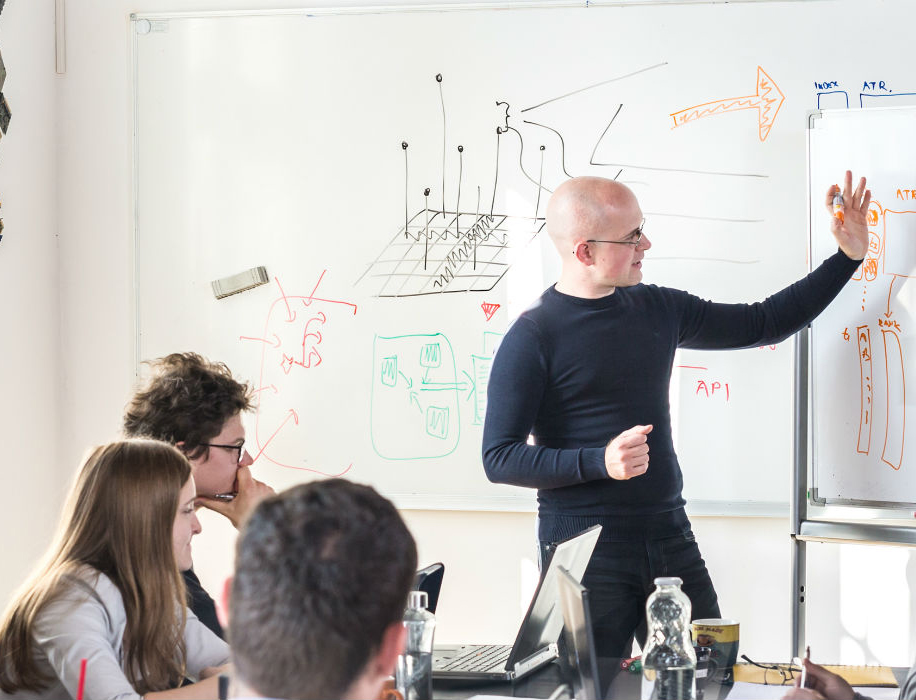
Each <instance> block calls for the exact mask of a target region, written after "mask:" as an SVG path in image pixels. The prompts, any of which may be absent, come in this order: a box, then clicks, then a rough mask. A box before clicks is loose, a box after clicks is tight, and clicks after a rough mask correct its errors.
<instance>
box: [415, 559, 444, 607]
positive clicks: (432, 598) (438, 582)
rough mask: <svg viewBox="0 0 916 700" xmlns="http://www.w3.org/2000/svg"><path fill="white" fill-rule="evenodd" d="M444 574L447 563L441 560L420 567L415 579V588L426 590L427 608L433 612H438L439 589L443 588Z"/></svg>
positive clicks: (416, 589)
mask: <svg viewBox="0 0 916 700" xmlns="http://www.w3.org/2000/svg"><path fill="white" fill-rule="evenodd" d="M444 576H445V565H444V564H443V563H442V562H441V561H440V562H436V563H435V564H430V565H429V566H426V567H423V568H422V569H420V570H419V571H418V572H417V576H416V578H415V579H414V582H413V589H414V590H415V591H426V609H427V610H429V611H430V612H431V613H434V612H436V606H437V605H438V604H439V591H440V590H441V589H442V579H443V577H444Z"/></svg>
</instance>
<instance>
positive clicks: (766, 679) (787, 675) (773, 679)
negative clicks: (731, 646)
mask: <svg viewBox="0 0 916 700" xmlns="http://www.w3.org/2000/svg"><path fill="white" fill-rule="evenodd" d="M741 658H742V659H744V660H745V661H747V662H748V663H749V664H750V665H751V666H756V667H757V668H762V669H763V684H764V685H789V683H792V682H793V681H794V680H795V674H796V673H801V669H800V668H798V666H792V665H790V664H758V663H757V662H756V661H751V659H749V658H748V657H747V655H746V654H742V655H741Z"/></svg>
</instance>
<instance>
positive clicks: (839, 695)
mask: <svg viewBox="0 0 916 700" xmlns="http://www.w3.org/2000/svg"><path fill="white" fill-rule="evenodd" d="M810 656H811V648H810V647H808V649H807V650H806V654H805V658H804V659H795V663H797V664H799V665H800V666H801V667H802V672H801V673H800V674H799V675H797V676H796V677H795V687H794V688H792V689H791V690H790V691H789V692H788V693H786V694H785V695H783V698H790V699H792V700H824V698H830V700H854V698H855V696H856V691H854V690H853V689H852V686H851V685H849V683H847V682H846V681H844V680H843V679H842V678H841V677H840V676H838V675H837V674H835V673H831V672H830V671H828V670H827V669H826V668H824V667H823V666H818V665H817V664H816V663H812V661H811V658H810Z"/></svg>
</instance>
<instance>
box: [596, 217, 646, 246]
mask: <svg viewBox="0 0 916 700" xmlns="http://www.w3.org/2000/svg"><path fill="white" fill-rule="evenodd" d="M645 225H646V220H645V219H643V220H642V222H641V223H640V224H639V228H638V229H636V230H635V231H633V233H631V234H630V238H628V239H627V240H625V241H606V240H601V239H599V238H589V239H588V240H587V241H585V242H586V243H616V244H617V245H631V246H638V245H639V242H640V241H641V240H642V229H643V226H645Z"/></svg>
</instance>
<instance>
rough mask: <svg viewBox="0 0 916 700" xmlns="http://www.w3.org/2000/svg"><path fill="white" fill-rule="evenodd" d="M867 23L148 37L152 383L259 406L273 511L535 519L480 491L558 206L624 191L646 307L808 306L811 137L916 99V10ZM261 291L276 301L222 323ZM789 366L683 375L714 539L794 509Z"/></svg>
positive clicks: (598, 20) (678, 14) (634, 9)
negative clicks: (514, 514) (326, 490)
mask: <svg viewBox="0 0 916 700" xmlns="http://www.w3.org/2000/svg"><path fill="white" fill-rule="evenodd" d="M860 8H861V3H858V2H851V1H846V0H842V1H838V2H810V3H808V2H783V3H766V2H755V3H744V4H742V3H729V4H706V5H704V4H688V5H681V4H669V3H663V4H660V5H638V6H637V5H632V4H631V5H630V6H626V7H596V6H591V7H587V8H586V7H577V8H562V9H558V8H547V7H544V8H530V7H529V8H525V9H516V10H511V11H509V10H505V9H489V8H480V7H477V8H474V9H464V10H454V9H453V11H402V12H388V11H385V12H381V11H379V12H372V11H366V12H348V13H346V14H334V13H329V12H308V11H301V12H285V13H274V14H228V15H197V16H194V15H173V16H164V15H153V14H139V15H137V16H135V17H134V18H133V20H134V21H132V23H131V31H132V40H133V42H134V59H135V66H134V69H135V78H134V81H135V98H136V109H135V125H134V128H135V135H136V151H135V156H136V163H135V166H136V173H137V180H136V183H135V185H136V231H135V235H136V250H135V253H136V288H137V330H138V356H139V359H147V358H152V357H157V356H160V355H163V354H166V353H168V352H173V351H177V350H185V349H193V350H196V351H198V352H201V353H204V354H206V355H208V356H210V357H213V358H218V359H222V360H224V361H226V362H227V363H228V364H230V365H231V366H232V368H233V369H234V371H235V372H236V373H238V374H240V375H241V376H243V377H246V378H248V379H250V380H251V381H252V382H253V383H254V384H255V386H256V387H257V389H258V392H259V393H258V395H259V397H260V405H259V409H258V411H257V414H256V417H255V418H254V419H253V420H252V421H251V424H250V425H249V428H250V430H249V432H250V438H249V439H250V441H251V442H253V443H254V444H255V446H256V452H257V453H259V458H258V461H257V463H256V466H255V472H256V473H257V474H259V475H260V476H262V477H263V478H265V479H267V480H268V481H270V482H271V483H273V484H275V485H278V486H284V485H287V484H291V483H295V482H296V481H299V480H302V479H306V478H312V477H314V476H316V475H322V474H338V473H346V474H347V476H349V477H352V478H355V479H360V480H365V481H370V482H372V483H374V484H376V485H377V486H378V487H379V488H380V489H381V490H382V491H383V492H385V493H387V494H388V495H390V496H392V497H395V498H397V499H398V500H399V502H400V503H401V504H404V505H417V506H429V507H458V508H502V507H507V508H509V507H523V508H524V507H531V504H532V503H533V494H531V493H530V492H527V491H523V490H520V489H512V488H508V487H500V486H494V485H492V484H490V483H489V482H487V481H486V479H485V477H484V474H483V470H482V467H481V465H480V436H481V419H482V416H483V412H484V410H485V387H486V376H487V370H488V366H489V361H490V358H491V357H492V353H493V351H494V349H495V347H496V346H497V345H498V342H499V338H500V337H501V334H502V333H503V332H504V331H505V328H506V326H507V324H508V322H509V321H510V319H511V318H514V316H515V315H517V313H519V312H520V311H521V310H522V309H523V308H524V307H525V306H527V305H528V303H530V302H531V301H532V300H533V299H535V298H536V296H537V295H538V294H539V293H540V292H541V291H542V290H543V289H544V288H545V287H546V286H547V285H548V284H550V283H552V282H553V281H554V280H555V275H556V270H557V262H556V253H555V251H554V250H553V249H552V247H551V246H550V244H549V242H547V241H546V236H544V235H543V234H541V233H540V230H541V226H542V224H543V220H542V217H543V214H544V206H545V203H546V200H547V198H548V196H549V191H550V190H552V189H553V188H554V187H555V186H556V185H557V184H558V183H559V182H561V181H562V180H563V179H564V178H566V177H567V176H569V175H579V174H587V173H591V174H601V175H605V176H608V177H617V178H618V179H620V180H622V181H624V182H627V183H628V184H629V185H630V186H631V187H632V188H633V189H634V191H635V192H636V194H637V196H638V197H639V198H640V201H641V204H642V206H643V209H644V211H645V212H646V217H647V224H646V231H647V234H648V235H649V237H650V238H651V240H652V242H653V244H654V247H653V248H652V250H650V251H649V254H648V256H647V259H646V262H645V264H644V273H645V278H646V281H647V282H652V283H659V284H667V285H671V286H677V287H681V288H684V289H687V290H689V291H692V292H694V293H697V294H699V295H701V296H706V297H710V298H715V299H717V300H722V301H756V300H758V299H761V298H763V297H764V296H766V295H767V294H769V293H771V292H773V291H776V290H777V289H779V288H780V287H782V286H784V285H785V284H788V283H790V282H791V281H793V280H794V279H796V278H797V277H800V276H801V275H802V274H804V272H805V270H806V269H807V255H806V245H805V240H806V239H805V221H806V201H805V199H806V198H805V192H806V188H805V181H806V165H805V114H806V112H807V111H808V110H810V109H814V108H817V107H824V106H829V105H828V103H830V104H832V103H833V102H836V101H837V100H840V99H842V95H841V94H840V93H843V94H845V96H846V99H847V100H848V102H849V104H850V105H853V104H854V103H855V102H856V100H858V99H859V94H860V93H861V92H862V81H864V80H866V79H868V80H884V81H885V82H887V83H888V84H891V85H893V86H894V88H895V89H896V90H897V91H898V92H906V90H904V89H902V88H905V87H907V86H909V87H913V88H916V79H914V78H912V76H911V75H910V74H909V72H908V70H907V66H905V65H903V63H904V62H902V61H900V60H899V58H900V56H899V52H900V50H901V47H903V46H906V45H908V41H909V40H908V37H906V36H905V35H904V30H903V27H905V26H906V25H907V23H909V22H911V21H912V20H913V19H914V11H913V10H911V9H910V8H909V6H908V5H907V3H905V2H903V1H902V0H901V1H897V2H893V1H892V2H885V3H881V4H880V5H878V6H876V7H872V8H870V11H869V21H870V22H874V23H875V25H876V26H879V27H881V31H880V32H877V31H876V32H863V31H862V21H861V17H860V12H861V9H860ZM897 34H899V35H900V36H899V37H897ZM847 37H849V38H850V40H851V41H853V43H854V46H855V50H851V49H850V46H849V45H847V44H846V42H845V41H844V40H845V39H846V38H847ZM437 75H441V76H442V80H441V82H440V81H438V80H437V77H436V76H437ZM834 83H835V84H834ZM875 92H877V91H875ZM909 99H910V100H912V98H909ZM843 106H846V105H843ZM498 132H499V133H498ZM402 143H406V144H407V148H406V149H405V148H403V147H402ZM459 146H461V147H462V151H461V152H460V153H459V151H458V147H459ZM842 167H846V166H845V164H844V165H843V166H842ZM838 176H839V175H836V176H833V177H834V179H835V178H836V177H838ZM426 188H429V190H430V193H429V195H428V196H424V189H426ZM443 211H444V212H445V213H444V214H443ZM456 211H457V212H459V213H460V215H459V216H458V217H457V221H456V216H455V212H456ZM405 227H406V234H405ZM823 236H824V237H825V239H826V237H828V236H829V233H828V232H827V231H826V229H823ZM827 245H828V246H829V240H828V241H827ZM424 264H425V265H426V269H425V270H424ZM258 265H263V266H265V267H266V268H267V270H268V273H269V276H270V279H271V282H270V283H269V284H267V285H264V286H261V287H258V288H256V289H253V290H251V291H248V292H245V293H243V294H240V295H236V296H233V297H228V298H226V299H222V300H219V301H217V300H216V299H215V298H214V297H213V294H212V293H211V291H210V281H211V280H214V279H219V278H222V277H225V276H228V275H232V274H235V273H237V272H240V271H242V270H246V269H248V268H251V267H254V266H258ZM496 305H499V306H498V307H497V306H496ZM490 312H492V315H490ZM596 361H600V358H596ZM792 361H793V353H792V344H791V343H785V344H783V345H782V346H779V347H776V348H762V349H757V350H747V351H741V352H733V353H697V352H685V353H683V354H682V355H681V356H680V358H679V360H678V367H676V368H675V373H674V377H673V381H672V413H673V420H674V427H675V436H676V441H677V448H678V453H679V456H680V460H681V464H682V467H683V470H684V474H685V495H686V496H687V498H688V500H689V502H690V503H691V504H692V507H693V509H694V511H695V512H702V511H703V509H704V508H707V509H709V510H724V511H728V512H779V511H784V510H785V508H786V506H785V504H786V502H787V499H788V489H789V487H788V482H789V473H790V466H791V460H792V437H793V425H792V398H793V382H792ZM623 371H625V370H623ZM609 437H610V436H609ZM689 507H691V506H689Z"/></svg>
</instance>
